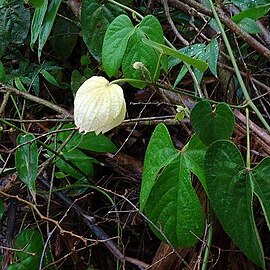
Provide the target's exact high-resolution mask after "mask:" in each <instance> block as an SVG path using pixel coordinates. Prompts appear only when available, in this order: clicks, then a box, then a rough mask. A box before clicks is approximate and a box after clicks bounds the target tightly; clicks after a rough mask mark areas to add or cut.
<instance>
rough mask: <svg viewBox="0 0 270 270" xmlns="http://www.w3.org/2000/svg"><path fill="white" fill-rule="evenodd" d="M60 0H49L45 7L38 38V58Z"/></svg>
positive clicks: (49, 31)
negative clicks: (47, 5) (46, 7)
mask: <svg viewBox="0 0 270 270" xmlns="http://www.w3.org/2000/svg"><path fill="white" fill-rule="evenodd" d="M61 2H62V0H51V2H50V5H49V7H48V9H47V12H46V14H45V17H44V19H43V23H42V27H41V29H40V33H39V39H38V58H39V59H40V56H41V53H42V49H43V47H44V45H45V43H46V41H47V39H48V37H49V35H50V33H51V30H52V27H53V24H54V20H55V17H56V14H57V11H58V9H59V6H60V4H61Z"/></svg>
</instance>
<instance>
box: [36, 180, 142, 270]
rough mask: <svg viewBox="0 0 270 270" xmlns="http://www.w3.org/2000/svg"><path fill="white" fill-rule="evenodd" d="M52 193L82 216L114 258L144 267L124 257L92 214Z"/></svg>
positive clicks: (136, 261)
mask: <svg viewBox="0 0 270 270" xmlns="http://www.w3.org/2000/svg"><path fill="white" fill-rule="evenodd" d="M38 180H39V181H40V182H41V183H42V184H43V185H44V186H45V187H46V188H50V184H49V183H48V182H47V180H46V179H45V178H44V177H38ZM54 194H55V195H56V196H57V197H58V198H59V199H61V201H62V202H63V203H65V204H66V205H67V206H68V207H71V209H73V210H74V211H75V212H76V214H77V215H79V216H81V217H82V218H83V222H84V223H85V225H87V226H88V227H89V229H90V230H91V231H92V233H93V234H95V235H96V237H97V238H98V240H102V242H103V243H104V245H105V246H106V247H107V248H108V249H109V250H110V252H111V253H112V254H113V255H114V257H115V258H116V259H118V260H119V261H121V262H122V263H125V262H126V261H127V262H130V263H132V264H133V265H135V266H137V268H138V269H141V270H144V269H145V268H146V266H147V264H145V263H144V262H141V261H139V260H136V259H133V258H129V257H125V256H124V255H123V253H122V252H121V251H120V250H119V249H118V247H117V246H116V245H115V243H114V242H113V241H112V240H111V238H110V237H109V236H108V235H107V234H106V233H105V232H104V231H103V230H102V229H101V228H100V227H98V226H97V225H96V223H97V222H96V220H95V218H94V217H93V216H92V215H89V213H87V212H86V211H84V210H83V209H82V208H81V207H80V206H78V205H76V204H74V203H73V201H72V200H71V199H70V198H69V197H67V196H66V195H65V194H64V193H62V192H54Z"/></svg>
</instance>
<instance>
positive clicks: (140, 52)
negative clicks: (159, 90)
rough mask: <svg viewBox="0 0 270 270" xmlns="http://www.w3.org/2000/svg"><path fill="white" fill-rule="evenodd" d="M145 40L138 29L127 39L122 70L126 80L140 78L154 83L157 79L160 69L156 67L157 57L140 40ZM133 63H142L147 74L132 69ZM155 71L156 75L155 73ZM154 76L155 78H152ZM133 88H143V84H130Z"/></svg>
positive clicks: (142, 33)
mask: <svg viewBox="0 0 270 270" xmlns="http://www.w3.org/2000/svg"><path fill="white" fill-rule="evenodd" d="M144 38H145V34H144V32H143V31H142V30H141V29H140V28H138V29H136V30H135V32H134V34H133V35H132V36H131V37H130V38H129V42H128V46H127V50H126V52H125V55H124V58H123V63H122V68H123V73H124V76H125V77H126V78H133V79H141V78H142V76H144V77H146V78H147V79H148V80H150V81H155V80H156V79H157V78H158V77H159V72H160V67H159V66H158V68H157V65H158V56H157V54H156V52H155V51H154V50H153V49H152V48H151V47H149V46H145V44H144V43H143V42H142V39H144ZM135 62H142V63H143V65H144V66H145V67H146V69H147V70H148V72H144V70H136V69H134V67H133V64H134V63H135ZM156 69H157V73H155V72H156ZM154 75H155V78H154ZM130 84H131V85H133V86H134V87H138V88H143V87H144V86H145V85H146V84H145V83H130Z"/></svg>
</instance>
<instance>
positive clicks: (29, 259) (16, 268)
mask: <svg viewBox="0 0 270 270" xmlns="http://www.w3.org/2000/svg"><path fill="white" fill-rule="evenodd" d="M14 248H15V249H17V251H15V254H16V256H17V257H18V258H19V260H20V262H19V263H16V264H11V265H9V267H8V270H27V269H38V268H39V260H40V257H41V254H42V250H43V240H42V237H41V234H40V232H39V231H38V230H36V229H32V228H30V229H26V230H23V231H22V232H21V233H20V234H19V235H18V236H17V237H16V239H15V241H14ZM18 250H22V251H18ZM32 254H34V255H32Z"/></svg>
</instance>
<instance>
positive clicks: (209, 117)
mask: <svg viewBox="0 0 270 270" xmlns="http://www.w3.org/2000/svg"><path fill="white" fill-rule="evenodd" d="M190 121H191V123H192V126H193V128H194V129H195V132H196V134H197V135H198V136H199V138H200V140H201V141H202V142H203V143H204V144H205V145H210V144H211V143H212V142H214V141H216V140H221V139H229V138H230V136H231V135H232V132H233V128H234V115H233V112H232V110H231V108H230V107H229V106H228V105H227V104H226V103H220V104H218V105H217V106H216V107H215V108H214V110H212V108H211V105H210V103H209V102H208V101H206V100H203V101H199V102H198V103H197V104H196V105H195V106H194V108H193V109H192V111H191V113H190Z"/></svg>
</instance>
